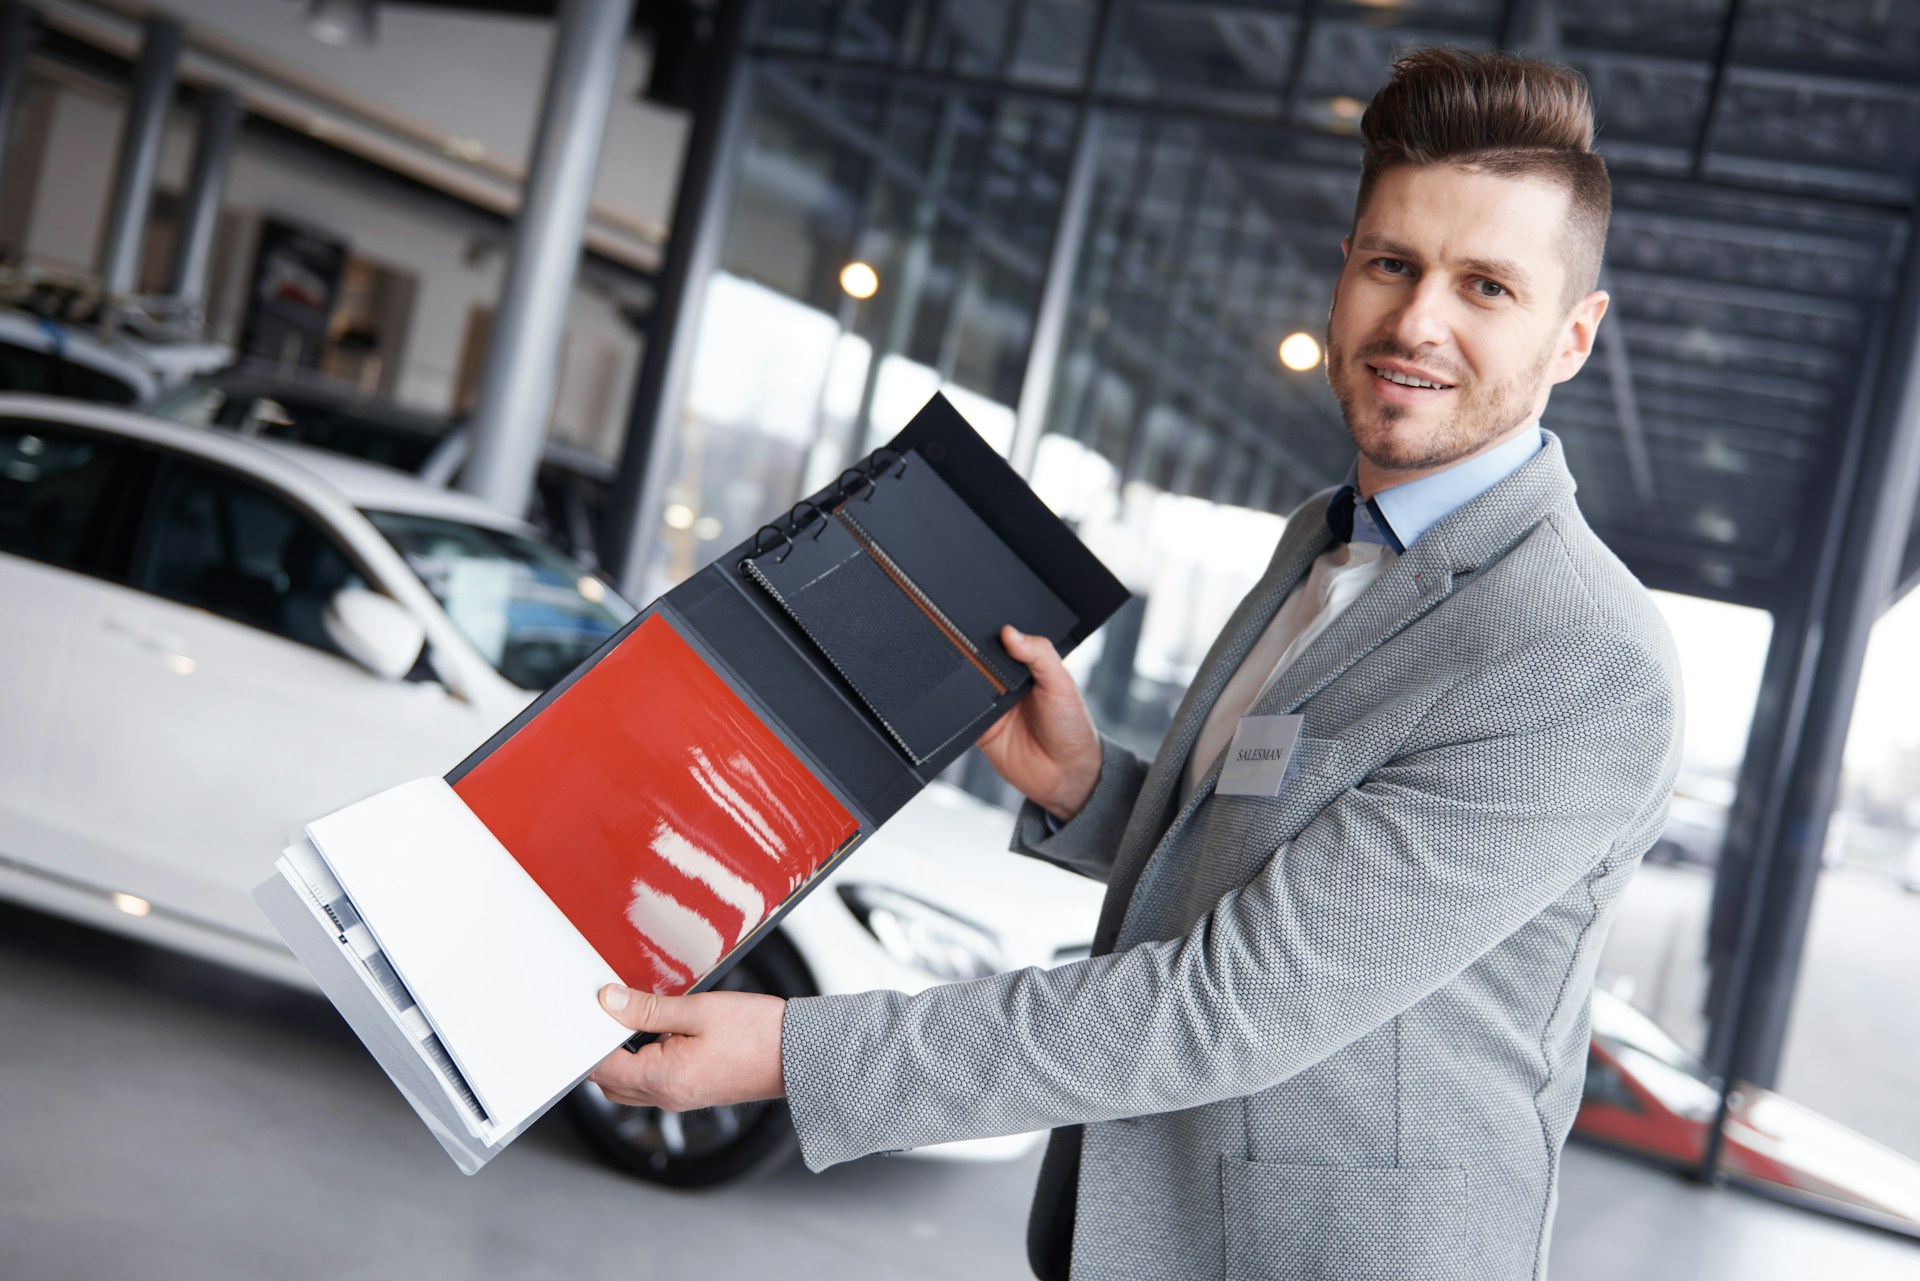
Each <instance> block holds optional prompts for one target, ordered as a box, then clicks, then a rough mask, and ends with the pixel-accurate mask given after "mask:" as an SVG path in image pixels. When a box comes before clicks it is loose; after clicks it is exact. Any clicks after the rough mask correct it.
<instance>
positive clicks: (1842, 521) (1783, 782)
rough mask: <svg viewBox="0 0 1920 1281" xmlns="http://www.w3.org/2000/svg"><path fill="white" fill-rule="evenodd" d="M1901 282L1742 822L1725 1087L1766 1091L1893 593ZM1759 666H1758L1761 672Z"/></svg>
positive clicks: (1915, 441) (1714, 1152)
mask: <svg viewBox="0 0 1920 1281" xmlns="http://www.w3.org/2000/svg"><path fill="white" fill-rule="evenodd" d="M1903 279H1904V284H1903V286H1902V288H1901V289H1899V290H1898V291H1896V292H1895V293H1894V294H1893V297H1894V299H1896V300H1897V302H1898V308H1899V310H1898V313H1897V317H1898V319H1897V323H1896V324H1895V325H1894V326H1893V327H1892V331H1891V335H1890V343H1889V345H1888V346H1887V347H1886V348H1885V349H1884V351H1883V352H1882V353H1881V359H1880V360H1879V362H1878V368H1879V372H1880V377H1878V378H1873V379H1870V380H1868V381H1867V383H1866V385H1868V386H1871V387H1875V388H1876V391H1875V394H1874V397H1873V400H1872V402H1871V404H1870V405H1868V404H1863V405H1862V406H1861V412H1858V413H1856V414H1855V416H1854V421H1853V423H1852V424H1851V427H1850V430H1849V432H1848V440H1847V441H1846V447H1845V452H1844V455H1843V459H1842V462H1841V465H1840V466H1839V468H1838V469H1837V471H1836V477H1835V484H1834V486H1833V489H1832V491H1831V503H1830V507H1829V512H1830V513H1831V520H1830V521H1829V523H1828V526H1827V537H1826V539H1825V540H1824V546H1823V547H1822V548H1821V550H1820V552H1819V555H1818V561H1817V566H1816V572H1815V573H1814V574H1813V575H1811V576H1808V577H1803V578H1802V581H1803V582H1807V583H1809V584H1810V591H1811V599H1810V600H1809V605H1808V609H1807V612H1806V615H1805V625H1804V629H1803V631H1802V634H1801V636H1800V637H1799V638H1798V641H1797V643H1798V644H1799V646H1800V649H1801V661H1800V663H1799V665H1798V666H1799V670H1798V671H1796V672H1795V673H1794V682H1793V687H1792V688H1791V690H1790V692H1789V698H1788V706H1786V707H1785V708H1784V710H1783V713H1782V715H1781V721H1782V725H1783V727H1784V728H1785V730H1786V731H1787V732H1786V733H1785V734H1784V735H1782V737H1781V739H1780V740H1779V743H1778V747H1777V749H1776V750H1777V756H1776V757H1775V758H1774V759H1775V760H1776V761H1777V767H1776V770H1775V772H1774V775H1773V776H1774V778H1776V779H1777V780H1779V783H1780V786H1778V787H1777V788H1776V790H1775V791H1774V793H1773V795H1772V796H1771V797H1769V800H1770V801H1772V802H1773V803H1772V804H1771V805H1769V806H1767V808H1768V809H1769V810H1771V811H1772V812H1771V813H1768V814H1765V815H1763V816H1762V818H1761V821H1760V822H1759V823H1758V824H1757V825H1756V826H1757V827H1758V828H1759V831H1760V839H1759V841H1758V842H1757V843H1756V845H1755V847H1754V851H1753V854H1754V857H1753V859H1752V874H1751V877H1750V882H1749V885H1748V887H1747V891H1748V892H1747V894H1746V896H1745V903H1744V910H1743V912H1742V913H1741V917H1740V929H1739V935H1738V940H1737V942H1736V944H1735V948H1734V958H1733V959H1734V965H1733V968H1732V974H1731V977H1730V979H1729V981H1728V984H1727V991H1726V994H1725V1001H1726V1004H1725V1005H1724V1007H1723V1011H1724V1014H1725V1017H1727V1018H1729V1019H1730V1020H1731V1026H1730V1027H1729V1028H1728V1029H1727V1030H1726V1032H1725V1033H1724V1035H1722V1036H1720V1037H1717V1038H1716V1039H1717V1040H1718V1041H1720V1042H1721V1043H1722V1045H1723V1046H1724V1051H1723V1058H1722V1060H1721V1061H1720V1062H1717V1063H1715V1064H1714V1066H1715V1067H1716V1068H1718V1069H1720V1071H1721V1073H1722V1075H1723V1076H1724V1078H1725V1079H1726V1080H1727V1081H1728V1082H1729V1083H1732V1082H1735V1081H1747V1082H1751V1083H1753V1084H1755V1085H1761V1086H1771V1085H1772V1084H1773V1083H1774V1082H1775V1080H1776V1078H1777V1076H1778V1073H1779V1068H1780V1060H1781V1056H1782V1054H1783V1052H1784V1050H1785V1048H1786V1032H1787V1025H1788V1020H1789V1017H1790V1015H1791V1013H1792V1009H1793V996H1794V987H1795V984H1796V982H1797V981H1798V978H1799V973H1800V965H1801V961H1802V957H1803V953H1804V949H1805V944H1806V930H1807V921H1808V918H1809V915H1810V913H1811V910H1812V906H1813V895H1814V891H1815V889H1816V886H1817V883H1818V880H1819V876H1820V868H1821V852H1822V849H1823V847H1824V846H1825V844H1826V835H1827V821H1828V818H1829V816H1830V815H1831V813H1832V810H1833V805H1834V801H1835V799H1836V796H1837V794H1838V790H1839V779H1840V765H1841V757H1842V753H1843V752H1844V750H1845V748H1846V740H1847V729H1848V727H1849V725H1850V723H1851V721H1852V717H1853V707H1854V701H1855V698H1856V697H1857V695H1858V693H1859V684H1860V670H1861V666H1862V663H1863V660H1864V659H1865V656H1866V648H1867V642H1868V639H1869V637H1870V635H1871V633H1872V630H1873V624H1874V622H1875V621H1876V620H1877V619H1878V618H1879V616H1880V615H1881V613H1882V612H1883V611H1884V610H1885V609H1886V606H1887V604H1888V602H1889V601H1890V599H1891V598H1892V595H1893V589H1894V587H1895V584H1896V580H1897V577H1898V573H1899V568H1900V557H1901V553H1902V551H1903V544H1904V542H1905V537H1906V533H1907V531H1908V530H1909V529H1910V528H1911V527H1912V522H1913V518H1914V510H1915V494H1916V490H1920V246H1914V245H1910V246H1909V247H1908V249H1907V263H1906V270H1905V272H1904V275H1903ZM1769 666H1770V667H1771V666H1772V664H1771V663H1770V664H1769ZM1757 746H1759V745H1758V744H1757V743H1756V747H1757ZM1725 1113H1726V1103H1725V1101H1724V1098H1723V1101H1722V1105H1721V1117H1720V1122H1721V1124H1720V1125H1716V1126H1715V1127H1714V1129H1713V1131H1712V1132H1711V1133H1710V1135H1709V1147H1708V1152H1707V1155H1706V1159H1705V1161H1704V1162H1703V1167H1702V1172H1703V1173H1705V1174H1707V1175H1708V1176H1712V1175H1713V1173H1714V1168H1713V1167H1714V1164H1715V1162H1716V1160H1717V1157H1718V1154H1719V1151H1720V1146H1721V1131H1722V1128H1723V1126H1724V1123H1725V1119H1726V1118H1725Z"/></svg>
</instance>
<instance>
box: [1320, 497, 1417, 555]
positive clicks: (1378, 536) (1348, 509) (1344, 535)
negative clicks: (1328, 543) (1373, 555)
mask: <svg viewBox="0 0 1920 1281" xmlns="http://www.w3.org/2000/svg"><path fill="white" fill-rule="evenodd" d="M1359 499H1360V491H1359V490H1358V489H1355V488H1354V487H1353V486H1352V485H1342V486H1340V488H1338V489H1336V490H1334V491H1333V498H1332V500H1331V501H1329V502H1328V503H1327V530H1328V532H1330V533H1331V534H1332V535H1333V540H1334V541H1335V542H1337V543H1350V542H1352V541H1353V524H1354V515H1355V511H1356V509H1357V508H1361V507H1364V508H1365V509H1366V513H1367V517H1368V520H1367V524H1366V525H1364V526H1363V527H1362V530H1361V534H1360V541H1361V542H1363V543H1383V544H1385V545H1386V546H1388V547H1391V548H1392V549H1393V550H1394V551H1395V552H1403V551H1405V550H1407V549H1406V547H1405V546H1404V545H1403V544H1402V543H1401V542H1400V537H1399V535H1397V534H1395V533H1394V532H1393V526H1392V525H1390V524H1388V523H1387V518H1386V516H1385V515H1383V514H1382V513H1381V511H1380V504H1379V503H1377V502H1375V501H1374V500H1373V499H1371V498H1369V499H1367V500H1366V502H1364V503H1362V502H1360V501H1359Z"/></svg>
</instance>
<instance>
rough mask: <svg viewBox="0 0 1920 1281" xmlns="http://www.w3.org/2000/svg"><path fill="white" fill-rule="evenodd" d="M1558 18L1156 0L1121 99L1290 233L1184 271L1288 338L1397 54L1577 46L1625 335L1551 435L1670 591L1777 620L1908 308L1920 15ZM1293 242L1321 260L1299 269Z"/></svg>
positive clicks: (1226, 211)
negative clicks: (1279, 252)
mask: <svg viewBox="0 0 1920 1281" xmlns="http://www.w3.org/2000/svg"><path fill="white" fill-rule="evenodd" d="M1562 8H1563V11H1564V13H1565V16H1564V18H1562V19H1561V20H1560V21H1559V22H1558V23H1557V24H1555V23H1553V22H1552V13H1551V11H1550V9H1546V8H1543V7H1542V6H1539V5H1528V6H1522V5H1516V4H1513V3H1507V2H1502V0H1424V2H1423V0H1409V2H1407V3H1392V2H1376V3H1370V4H1353V3H1333V2H1330V0H1328V2H1322V3H1313V2H1312V0H1301V2H1297V3H1285V4H1268V5H1259V6H1255V5H1246V4H1231V5H1227V4H1196V3H1184V2H1177V0H1142V2H1140V3H1136V4H1135V5H1134V6H1133V8H1132V12H1131V14H1130V16H1129V20H1128V27H1127V30H1126V31H1125V33H1124V37H1123V40H1122V44H1121V48H1120V56H1119V59H1118V66H1117V68H1116V71H1115V76H1114V93H1113V95H1112V96H1113V99H1114V100H1115V101H1116V102H1125V103H1138V104H1139V105H1140V106H1141V107H1143V108H1144V107H1151V108H1153V109H1165V108H1173V109H1174V110H1176V111H1179V112H1181V113H1182V114H1183V115H1184V116H1185V117H1187V118H1188V119H1190V120H1192V121H1193V122H1194V127H1193V128H1192V129H1190V130H1188V131H1187V132H1186V134H1185V135H1184V136H1182V137H1181V138H1180V139H1179V140H1178V141H1177V142H1175V143H1173V144H1172V145H1173V146H1175V147H1178V148H1181V149H1191V147H1192V146H1193V145H1194V142H1195V141H1196V140H1197V139H1202V138H1204V140H1205V142H1206V144H1207V145H1208V147H1209V149H1210V153H1211V154H1212V155H1213V156H1216V157H1218V158H1219V159H1221V160H1222V161H1224V162H1225V163H1226V164H1227V165H1228V166H1229V167H1230V169H1231V171H1232V172H1233V174H1234V175H1235V177H1236V178H1237V180H1238V181H1237V182H1236V183H1235V184H1234V185H1233V187H1232V188H1230V189H1221V188H1219V187H1218V186H1217V185H1216V184H1206V185H1204V186H1203V193H1204V194H1203V196H1202V199H1201V205H1200V209H1199V213H1198V217H1199V218H1200V219H1201V220H1202V222H1203V224H1210V225H1212V226H1215V227H1218V228H1226V227H1230V226H1233V225H1235V224H1236V223H1237V222H1241V221H1244V220H1245V219H1247V218H1248V217H1253V218H1255V219H1256V220H1258V222H1259V223H1260V224H1261V225H1262V226H1263V227H1270V228H1272V229H1273V231H1272V233H1271V234H1270V235H1267V236H1255V237H1241V238H1240V239H1241V243H1242V247H1241V248H1240V250H1239V251H1238V253H1237V254H1221V253H1214V254H1212V255H1210V256H1207V255H1203V256H1202V257H1201V258H1200V259H1199V260H1197V261H1196V262H1194V263H1192V264H1190V265H1192V266H1193V267H1194V268H1196V269H1197V270H1199V271H1200V272H1202V274H1203V279H1202V280H1201V281H1200V282H1199V284H1198V292H1201V293H1203V294H1211V295H1212V296H1214V297H1217V298H1219V299H1220V300H1221V307H1222V309H1223V311H1224V312H1225V313H1226V314H1227V316H1228V317H1229V319H1227V320H1226V321H1225V322H1224V323H1227V324H1228V325H1230V326H1232V327H1236V328H1239V329H1241V330H1243V331H1246V332H1248V333H1249V335H1254V334H1257V335H1259V336H1260V338H1261V339H1262V340H1264V338H1265V337H1266V336H1268V335H1270V334H1271V333H1273V332H1275V331H1276V330H1284V329H1286V328H1288V327H1299V328H1307V329H1309V330H1311V331H1314V332H1317V331H1318V329H1319V327H1320V326H1321V325H1322V324H1323V323H1324V315H1325V301H1324V300H1325V299H1326V298H1327V297H1328V296H1329V295H1330V292H1331V288H1332V283H1333V275H1334V271H1335V270H1336V266H1337V258H1336V257H1335V256H1334V255H1333V254H1332V253H1331V252H1330V251H1329V249H1328V247H1329V246H1331V245H1332V244H1334V243H1336V242H1337V241H1338V239H1339V237H1340V235H1341V234H1343V233H1344V230H1345V227H1346V224H1347V221H1348V218H1349V217H1350V212H1351V206H1352V196H1353V189H1354V183H1355V174H1356V172H1357V155H1358V146H1357V142H1354V141H1351V139H1352V138H1353V137H1354V136H1355V135H1356V134H1357V118H1358V115H1359V111H1360V109H1361V107H1362V105H1363V104H1364V103H1365V102H1366V101H1367V100H1368V99H1369V98H1370V97H1371V96H1372V94H1373V93H1374V91H1375V90H1376V89H1377V88H1378V87H1379V86H1380V84H1381V83H1383V81H1384V79H1385V75H1386V68H1387V66H1388V64H1389V63H1390V61H1391V60H1392V58H1393V56H1394V55H1395V53H1396V52H1397V51H1400V50H1404V49H1405V48H1406V47H1408V46H1410V45H1419V44H1457V45H1464V46H1469V47H1489V46H1491V45H1493V44H1495V43H1496V42H1499V41H1501V39H1502V36H1503V33H1504V34H1507V35H1509V36H1510V38H1511V39H1513V40H1514V41H1515V42H1517V43H1520V44H1522V45H1524V46H1527V47H1532V48H1539V47H1541V45H1542V44H1543V43H1544V42H1549V41H1556V40H1557V52H1558V56H1559V57H1560V58H1562V59H1563V60H1564V61H1566V62H1569V63H1571V64H1572V65H1574V66H1575V67H1577V68H1579V69H1580V70H1581V71H1582V72H1584V73H1585V74H1586V76H1587V77H1588V79H1589V81H1590V83H1591V84H1592V86H1593V89H1594V93H1595V98H1596V101H1597V105H1598V109H1599V114H1600V119H1601V130H1600V147H1601V150H1602V153H1603V154H1604V155H1605V156H1606V158H1607V161H1608V164H1609V166H1610V168H1611V170H1612V172H1613V175H1614V182H1615V197H1614V198H1615V213H1614V222H1613V229H1612V234H1611V237H1610V239H1609V245H1608V266H1607V276H1608V278H1607V280H1606V281H1605V282H1604V283H1605V285H1606V286H1607V287H1608V288H1609V289H1610V290H1611V291H1612V293H1613V295H1614V304H1613V312H1612V316H1611V320H1610V322H1609V323H1612V324H1614V325H1616V326H1617V331H1616V334H1615V335H1614V336H1613V338H1614V339H1615V340H1614V341H1611V342H1609V343H1607V344H1604V345H1603V347H1602V349H1601V351H1600V352H1599V353H1598V354H1597V355H1596V358H1595V359H1594V361H1593V362H1592V363H1591V364H1590V365H1589V366H1588V369H1587V372H1586V373H1584V374H1583V375H1582V376H1581V377H1580V378H1578V379H1577V380H1575V381H1574V382H1573V383H1570V384H1568V385H1567V386H1566V387H1564V388H1562V389H1560V390H1559V391H1558V392H1556V394H1555V396H1554V400H1553V404H1552V407H1551V409H1550V411H1549V416H1548V425H1549V426H1550V427H1553V428H1554V429H1555V430H1557V431H1559V432H1560V433H1561V434H1562V436H1563V437H1564V438H1565V439H1566V442H1567V446H1568V451H1569V454H1570V455H1571V456H1572V460H1573V464H1574V467H1575V471H1576V474H1577V475H1578V476H1579V477H1580V478H1581V479H1582V481H1583V486H1582V500H1583V504H1584V505H1585V507H1586V509H1587V511H1588V514H1589V517H1590V518H1591V519H1592V520H1593V522H1594V524H1595V525H1596V526H1597V527H1598V528H1599V529H1600V530H1601V532H1602V534H1603V535H1604V536H1605V537H1606V538H1607V540H1608V542H1609V543H1610V544H1611V545H1613V546H1614V547H1615V548H1616V549H1617V550H1618V551H1619V552H1620V553H1621V554H1622V555H1623V556H1624V557H1625V558H1626V559H1628V560H1629V561H1630V562H1632V563H1633V565H1634V567H1635V568H1636V570H1638V571H1640V572H1641V573H1642V574H1643V576H1644V577H1647V578H1648V579H1649V581H1653V582H1656V583H1659V584H1662V585H1667V586H1672V587H1676V588H1679V589H1682V590H1687V591H1693V592H1698V593H1702V594H1708V595H1713V596H1717V597H1721V598H1724V599H1731V600H1738V601H1745V602H1750V603H1755V604H1759V603H1766V602H1770V601H1772V600H1773V599H1775V598H1776V592H1778V591H1779V590H1780V589H1781V587H1782V585H1783V582H1784V580H1785V579H1786V578H1787V577H1788V576H1789V575H1790V574H1791V573H1792V572H1793V570H1794V567H1795V565H1796V563H1797V562H1796V557H1797V556H1798V555H1799V554H1800V553H1801V552H1802V550H1803V548H1804V547H1805V546H1806V544H1807V542H1808V540H1809V538H1810V537H1811V536H1812V535H1813V533H1814V527H1815V526H1816V525H1817V524H1818V522H1819V514H1820V507H1821V503H1820V498H1819V495H1820V493H1821V492H1822V490H1823V487H1824V485H1825V484H1826V482H1827V481H1828V480H1829V474H1828V470H1827V469H1828V467H1829V465H1830V464H1831V461H1832V460H1833V458H1834V457H1835V456H1836V454H1837V452H1838V450H1839V447H1840V442H1841V441H1842V439H1843V438H1844V434H1845V432H1846V430H1847V426H1848V423H1849V421H1850V420H1851V418H1852V416H1853V415H1854V414H1855V413H1856V412H1862V411H1863V410H1865V408H1866V407H1864V406H1862V405H1861V404H1860V400H1861V395H1862V392H1863V390H1870V389H1871V384H1870V383H1867V382H1863V381H1862V379H1863V374H1864V373H1866V372H1867V371H1868V369H1869V368H1870V364H1871V362H1870V359H1869V356H1870V353H1871V352H1872V351H1873V349H1874V343H1875V340H1876V338H1878V339H1880V340H1882V341H1884V336H1885V334H1886V332H1887V330H1888V329H1889V327H1890V323H1891V318H1892V315H1893V311H1894V307H1895V304H1896V302H1897V299H1896V297H1895V294H1896V292H1897V289H1898V283H1899V279H1900V275H1901V265H1902V263H1903V261H1904V256H1905V253H1906V247H1907V243H1908V240H1909V237H1910V235H1911V231H1912V221H1913V211H1914V203H1915V188H1916V170H1917V169H1920V5H1913V4H1893V3H1885V2H1884V0H1883V2H1879V3H1875V2H1873V0H1855V2H1853V3H1847V2H1845V0H1840V2H1835V0H1731V3H1730V2H1729V0H1611V2H1610V3H1608V4H1605V5H1586V4H1582V5H1578V6H1574V5H1567V6H1563V7H1562ZM1556 25H1557V28H1558V30H1557V32H1555V30H1554V27H1555V26H1556ZM1303 41H1304V45H1303V43H1302V42H1303ZM1181 194H1182V193H1181V192H1180V191H1178V190H1168V189H1164V188H1162V189H1158V190H1156V191H1154V192H1153V193H1152V194H1151V195H1150V196H1149V197H1148V199H1147V202H1146V206H1145V208H1144V209H1143V210H1142V213H1141V217H1140V220H1139V222H1138V223H1136V224H1135V226H1134V227H1133V228H1132V236H1131V240H1132V242H1133V244H1134V245H1135V246H1136V247H1140V248H1141V249H1142V251H1143V252H1147V253H1152V252H1156V251H1157V250H1158V249H1159V248H1160V247H1163V246H1165V245H1167V244H1170V243H1173V242H1175V241H1176V240H1177V236H1176V234H1175V226H1176V224H1177V223H1178V221H1179V220H1180V219H1182V218H1184V217H1186V216H1187V212H1186V206H1185V205H1183V202H1182V199H1181ZM1249 206H1252V208H1253V209H1254V210H1255V211H1256V212H1253V213H1251V214H1250V213H1249ZM1214 239H1215V243H1216V244H1222V245H1224V244H1231V243H1232V240H1231V238H1228V237H1226V236H1224V235H1223V236H1220V237H1217V238H1214ZM1276 240H1277V241H1278V242H1280V243H1281V244H1283V245H1292V246H1297V251H1296V252H1292V253H1288V254H1286V256H1287V257H1289V258H1290V259H1292V262H1291V264H1290V265H1289V268H1288V272H1287V278H1285V279H1283V280H1276V279H1274V277H1273V274H1272V271H1271V265H1272V261H1273V259H1274V257H1275V242H1276ZM1156 275H1158V276H1160V277H1162V278H1164V275H1165V273H1164V271H1162V272H1159V273H1155V272H1151V271H1142V272H1140V273H1138V278H1139V279H1142V280H1150V279H1154V278H1155V277H1156ZM1622 339H1623V340H1624V341H1620V340H1622ZM1248 346H1249V349H1252V347H1253V342H1252V341H1250V342H1249V344H1248ZM1902 358H1904V356H1902ZM1322 408H1323V412H1324V413H1325V415H1326V422H1325V425H1324V428H1323V435H1324V436H1326V437H1328V438H1331V439H1334V440H1335V443H1336V445H1337V444H1338V441H1337V436H1338V433H1339V428H1338V422H1337V418H1334V417H1333V416H1332V411H1331V405H1330V403H1323V406H1322Z"/></svg>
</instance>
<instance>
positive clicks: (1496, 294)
mask: <svg viewBox="0 0 1920 1281" xmlns="http://www.w3.org/2000/svg"><path fill="white" fill-rule="evenodd" d="M1473 288H1474V291H1475V292H1476V293H1478V294H1479V295H1480V296H1481V297H1482V298H1504V297H1506V296H1507V287H1506V286H1505V285H1503V284H1501V283H1499V282H1498V281H1494V280H1476V281H1474V282H1473Z"/></svg>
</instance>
